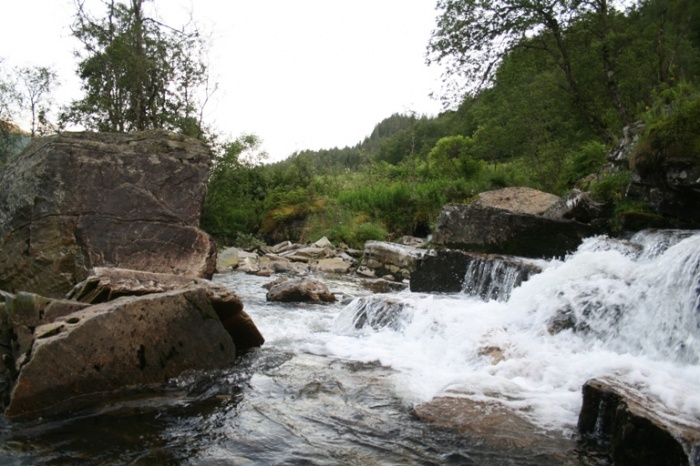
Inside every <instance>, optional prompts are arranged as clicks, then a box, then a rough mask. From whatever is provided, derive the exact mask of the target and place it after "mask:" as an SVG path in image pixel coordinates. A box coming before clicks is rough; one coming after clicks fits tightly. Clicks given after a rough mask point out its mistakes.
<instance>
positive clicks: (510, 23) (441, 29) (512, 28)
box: [428, 0, 628, 140]
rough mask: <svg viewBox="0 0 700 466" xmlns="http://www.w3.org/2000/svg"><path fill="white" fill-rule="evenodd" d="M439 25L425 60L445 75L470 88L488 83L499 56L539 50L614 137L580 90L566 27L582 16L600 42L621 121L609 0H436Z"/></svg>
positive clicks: (591, 117)
mask: <svg viewBox="0 0 700 466" xmlns="http://www.w3.org/2000/svg"><path fill="white" fill-rule="evenodd" d="M437 8H438V10H441V14H440V16H439V17H438V23H437V28H436V30H435V31H434V32H433V35H432V37H431V39H430V43H429V45H428V52H429V58H428V62H429V63H433V62H434V63H440V64H443V65H445V66H446V73H447V75H448V77H456V78H458V79H459V78H463V79H465V80H466V81H467V85H468V86H469V88H468V89H469V90H470V92H471V93H477V92H478V91H479V90H481V89H482V88H483V87H484V86H485V85H487V84H491V83H492V79H493V77H494V75H495V72H496V70H497V69H498V65H499V64H500V62H501V60H502V59H503V57H504V56H505V55H506V54H508V53H509V52H510V51H512V50H513V49H515V48H517V47H528V48H532V49H537V50H540V51H541V52H543V53H546V54H548V55H550V56H552V57H553V58H554V63H555V64H556V65H555V66H556V67H557V68H558V69H559V70H560V71H561V73H562V74H563V76H564V78H565V81H566V85H567V90H568V92H569V94H570V95H571V98H572V99H573V102H574V103H575V106H576V108H577V109H578V110H579V111H580V112H582V113H583V114H584V115H585V116H586V118H587V120H588V121H589V122H590V124H592V125H593V126H594V127H595V129H596V131H597V132H598V133H599V134H600V135H601V136H602V137H604V138H605V139H607V140H610V139H612V135H611V134H610V132H609V130H608V128H607V125H606V124H605V123H604V121H603V120H602V118H601V116H600V115H599V114H598V112H596V111H595V110H594V109H593V108H592V106H591V102H590V99H589V98H587V96H586V95H585V93H584V91H583V90H582V88H581V86H580V84H579V79H578V74H577V72H576V70H575V69H574V60H573V57H572V52H571V48H570V44H569V41H568V40H567V34H566V33H567V28H569V27H570V26H571V25H572V24H574V22H575V21H578V20H581V19H582V18H586V19H587V21H588V23H587V24H590V25H592V29H591V34H594V35H595V37H596V39H597V40H598V42H599V43H601V44H602V46H601V47H600V63H601V65H602V67H603V68H604V71H605V74H604V76H605V79H606V80H607V87H608V89H609V91H610V94H611V99H612V102H613V104H614V105H615V107H616V108H617V110H618V112H619V114H620V118H621V119H622V120H623V122H624V123H626V122H627V120H628V115H627V109H626V107H625V106H624V104H623V102H622V100H621V99H620V98H619V93H618V92H617V81H616V80H617V76H616V70H615V62H614V60H613V58H614V53H613V51H612V50H611V48H610V40H609V36H610V32H611V31H610V24H611V22H610V20H609V18H610V16H611V15H612V14H614V13H615V11H614V9H613V8H612V7H611V5H610V2H608V0H579V1H568V0H438V4H437ZM591 18H593V19H591Z"/></svg>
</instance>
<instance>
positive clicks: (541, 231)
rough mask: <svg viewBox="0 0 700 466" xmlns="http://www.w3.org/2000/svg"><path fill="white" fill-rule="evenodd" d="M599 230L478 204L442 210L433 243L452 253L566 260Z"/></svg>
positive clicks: (448, 207) (567, 221) (573, 222)
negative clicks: (455, 250) (470, 252)
mask: <svg viewBox="0 0 700 466" xmlns="http://www.w3.org/2000/svg"><path fill="white" fill-rule="evenodd" d="M597 231H598V230H597V229H596V228H594V227H592V226H591V225H587V224H583V223H579V222H575V221H572V220H558V219H550V218H546V217H543V216H539V215H531V214H524V213H519V212H513V211H508V210H504V209H501V208H497V207H487V206H481V205H479V204H476V205H475V204H448V205H446V206H444V207H443V208H442V212H441V213H440V217H439V218H438V223H437V226H436V228H435V232H434V233H433V243H435V244H436V245H439V246H443V247H446V248H452V249H464V250H469V251H474V252H485V253H491V254H508V255H513V256H521V257H530V258H552V257H563V256H565V255H566V254H567V253H570V252H572V251H575V250H576V248H577V247H578V246H579V244H580V243H581V241H582V239H583V238H586V237H588V236H591V235H593V234H595V233H596V232H597Z"/></svg>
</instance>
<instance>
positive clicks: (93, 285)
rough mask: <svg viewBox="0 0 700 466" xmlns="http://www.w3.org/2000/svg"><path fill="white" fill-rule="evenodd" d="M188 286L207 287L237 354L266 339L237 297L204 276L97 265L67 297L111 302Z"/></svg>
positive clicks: (93, 301) (212, 303)
mask: <svg viewBox="0 0 700 466" xmlns="http://www.w3.org/2000/svg"><path fill="white" fill-rule="evenodd" d="M190 286H199V287H202V288H203V289H205V290H206V292H207V298H208V299H209V302H210V304H211V306H212V307H213V308H214V310H215V311H216V314H217V316H218V318H219V320H220V321H221V323H222V325H223V326H224V328H225V329H226V331H227V332H228V333H229V335H231V338H233V341H234V344H235V345H236V348H237V350H238V352H239V353H242V352H244V351H247V350H248V349H250V348H253V347H258V346H261V345H262V344H263V343H264V341H265V339H264V338H263V336H262V334H261V333H260V331H259V330H258V328H257V327H256V325H255V323H254V322H253V320H252V319H251V318H250V316H249V315H248V314H247V313H246V312H245V311H244V310H243V303H242V302H241V300H240V298H239V297H238V296H237V295H236V294H235V293H234V292H233V291H231V290H229V289H228V288H226V287H225V286H223V285H220V284H217V283H213V282H210V281H209V280H205V279H198V278H192V277H184V276H181V275H172V274H159V273H150V272H142V271H138V270H126V269H114V268H106V267H98V268H96V269H94V270H93V273H92V274H91V275H90V277H88V278H87V279H86V280H84V281H83V282H81V283H79V284H78V285H77V286H76V287H75V288H74V289H73V290H72V291H71V293H70V294H69V297H70V298H71V299H74V300H76V301H80V302H81V303H75V304H82V303H90V304H98V303H104V302H108V301H113V300H115V299H117V298H120V297H122V296H144V295H149V294H154V293H164V292H168V291H173V290H179V289H184V288H188V287H190ZM69 302H71V301H69ZM83 305H84V304H83Z"/></svg>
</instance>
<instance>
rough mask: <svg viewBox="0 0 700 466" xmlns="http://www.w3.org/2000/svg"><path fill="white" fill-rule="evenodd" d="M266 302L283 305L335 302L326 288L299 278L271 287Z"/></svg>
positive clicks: (323, 285) (319, 283)
mask: <svg viewBox="0 0 700 466" xmlns="http://www.w3.org/2000/svg"><path fill="white" fill-rule="evenodd" d="M267 300H268V301H280V302H285V303H293V302H310V303H332V302H335V295H333V293H331V292H330V291H328V287H327V286H326V285H325V284H323V283H322V282H320V281H318V280H312V279H308V278H301V279H293V280H285V281H284V282H282V283H279V284H276V285H274V286H272V287H271V288H270V289H269V290H268V292H267Z"/></svg>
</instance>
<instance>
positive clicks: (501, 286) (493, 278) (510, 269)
mask: <svg viewBox="0 0 700 466" xmlns="http://www.w3.org/2000/svg"><path fill="white" fill-rule="evenodd" d="M539 271H540V268H539V267H537V266H536V265H534V264H533V263H529V262H525V261H524V260H523V259H518V258H514V257H508V258H506V257H502V256H488V255H485V256H483V257H473V258H471V260H470V262H469V265H468V266H467V271H466V273H465V274H464V282H463V283H464V284H463V286H462V293H465V294H468V295H470V296H478V297H480V298H481V299H483V300H484V301H488V300H491V299H494V300H497V301H506V300H507V299H508V298H509V297H510V294H511V291H513V288H515V287H517V286H519V285H520V284H521V283H522V282H523V281H525V280H527V279H528V278H529V277H530V275H532V274H534V273H538V272H539Z"/></svg>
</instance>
